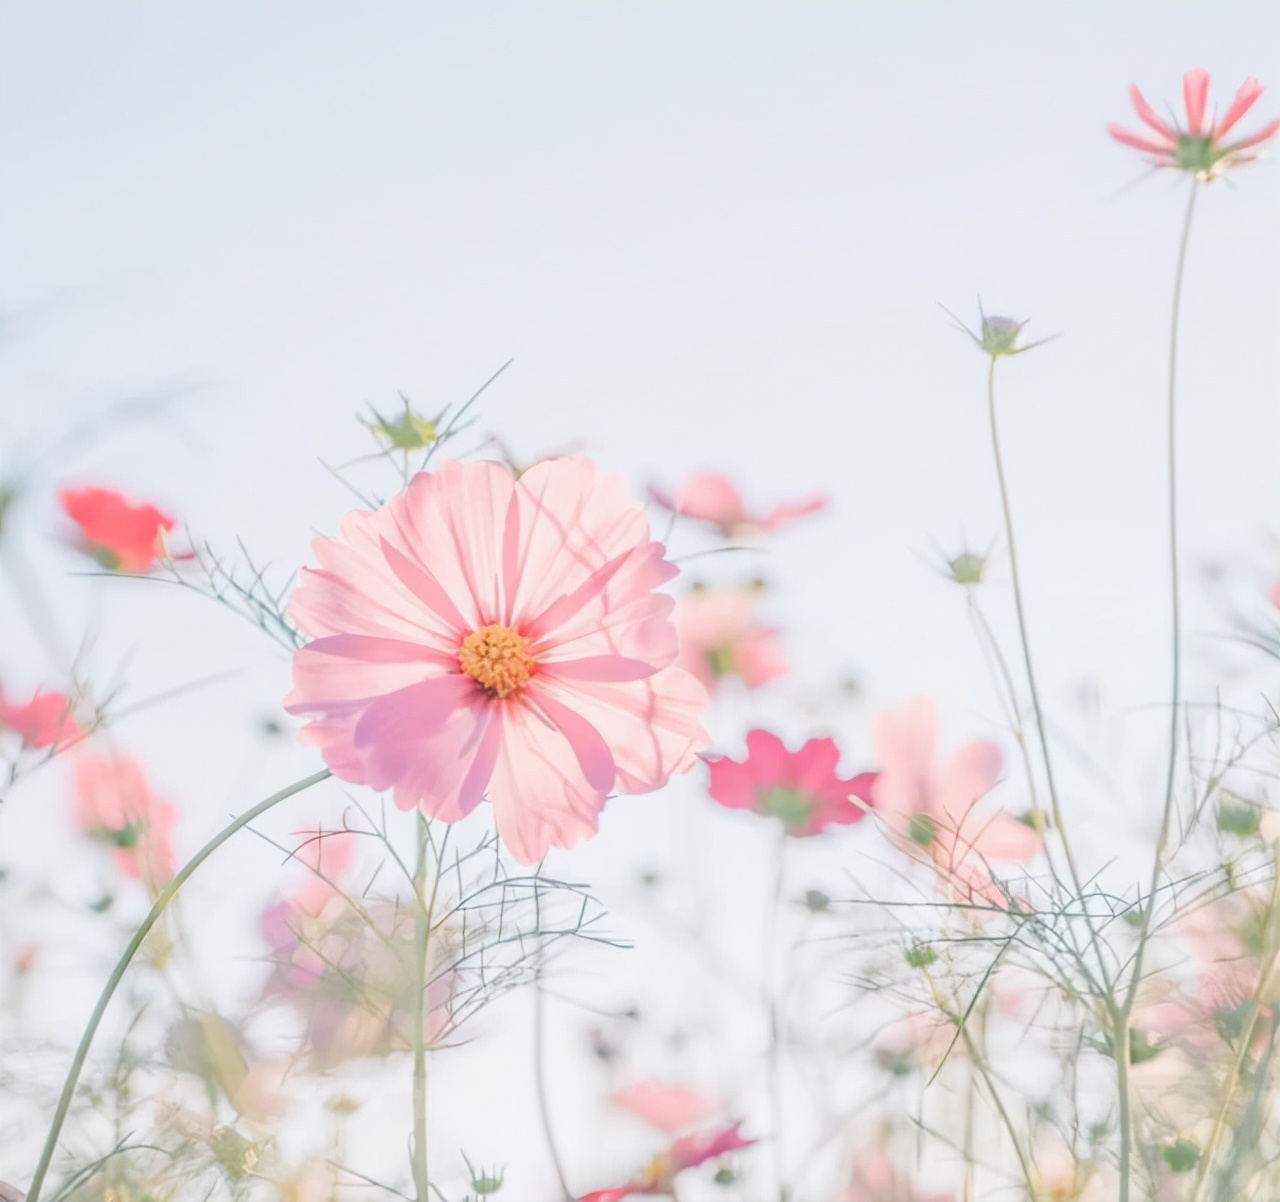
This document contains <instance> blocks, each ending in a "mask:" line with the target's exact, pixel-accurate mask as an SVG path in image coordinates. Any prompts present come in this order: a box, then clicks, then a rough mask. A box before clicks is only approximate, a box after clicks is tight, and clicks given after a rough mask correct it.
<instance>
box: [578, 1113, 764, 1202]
mask: <svg viewBox="0 0 1280 1202" xmlns="http://www.w3.org/2000/svg"><path fill="white" fill-rule="evenodd" d="M741 1126H742V1124H741V1123H734V1124H732V1125H731V1126H728V1127H720V1128H717V1129H715V1130H712V1131H707V1132H704V1133H702V1134H699V1135H686V1136H684V1137H683V1138H682V1139H678V1140H676V1141H675V1143H673V1144H672V1145H671V1146H670V1147H669V1148H668V1149H667V1150H666V1151H665V1152H660V1153H659V1154H658V1155H657V1156H655V1157H654V1158H653V1159H652V1160H651V1161H650V1162H649V1163H648V1164H647V1165H645V1167H644V1168H643V1169H641V1170H640V1172H639V1173H637V1174H636V1175H635V1176H634V1177H632V1178H631V1180H630V1181H628V1182H626V1183H624V1184H623V1185H614V1186H610V1187H609V1188H607V1189H598V1190H593V1191H592V1192H591V1193H589V1194H583V1195H582V1197H581V1198H580V1200H579V1202H622V1199H623V1198H629V1197H631V1195H633V1194H669V1193H671V1187H672V1185H673V1184H674V1182H675V1179H676V1176H677V1175H678V1174H679V1173H683V1172H684V1171H685V1169H692V1168H696V1167H697V1166H698V1165H700V1164H705V1163H706V1162H707V1161H708V1160H714V1159H715V1158H716V1157H717V1156H724V1155H725V1154H727V1153H729V1152H737V1151H738V1150H739V1149H741V1148H749V1147H751V1145H752V1144H754V1143H755V1142H756V1141H755V1140H753V1139H743V1138H742V1136H741V1135H739V1134H738V1129H739V1128H740V1127H741Z"/></svg>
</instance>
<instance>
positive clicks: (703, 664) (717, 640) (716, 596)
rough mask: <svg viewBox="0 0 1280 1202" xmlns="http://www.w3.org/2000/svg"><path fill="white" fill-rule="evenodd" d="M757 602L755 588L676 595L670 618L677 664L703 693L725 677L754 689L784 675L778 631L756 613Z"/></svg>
mask: <svg viewBox="0 0 1280 1202" xmlns="http://www.w3.org/2000/svg"><path fill="white" fill-rule="evenodd" d="M759 604H760V598H759V594H758V592H757V590H755V589H750V588H694V589H692V590H690V591H689V592H687V593H686V594H685V595H684V596H683V597H681V598H680V601H679V604H677V606H676V611H675V619H674V620H675V624H676V629H677V630H678V631H679V632H680V659H679V663H680V666H681V667H682V668H684V669H685V671H687V672H690V673H692V674H693V675H694V676H695V677H697V678H698V680H699V681H701V682H702V685H703V687H704V688H705V689H706V690H707V691H708V692H714V690H715V688H716V686H717V685H718V684H719V682H720V681H721V680H723V679H724V678H725V677H726V676H736V677H737V678H738V679H739V680H741V681H742V683H743V684H744V685H745V686H746V687H747V688H749V689H758V688H759V687H760V686H761V685H765V684H768V683H769V681H771V680H774V679H776V678H777V677H779V676H785V675H786V673H787V661H786V659H785V657H784V656H783V653H782V644H781V641H780V640H779V638H778V631H777V629H776V628H774V627H771V626H765V625H763V624H762V623H761V622H760V620H759V618H757V617H756V608H757V607H758V605H759Z"/></svg>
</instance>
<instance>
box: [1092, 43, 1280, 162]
mask: <svg viewBox="0 0 1280 1202" xmlns="http://www.w3.org/2000/svg"><path fill="white" fill-rule="evenodd" d="M1262 91H1263V89H1262V85H1261V84H1260V83H1259V82H1258V81H1257V80H1256V79H1246V80H1245V81H1244V83H1242V84H1241V85H1240V87H1239V89H1238V90H1237V91H1236V94H1235V98H1234V99H1233V100H1232V101H1231V104H1230V105H1229V106H1228V108H1227V111H1226V112H1225V113H1223V115H1222V117H1221V118H1220V119H1219V120H1218V121H1216V122H1214V123H1213V124H1212V125H1207V124H1206V123H1205V111H1206V108H1207V105H1208V99H1209V73H1208V72H1207V71H1204V70H1202V69H1200V68H1197V69H1196V70H1194V71H1188V72H1187V73H1186V75H1184V76H1183V77H1182V99H1183V104H1184V106H1185V108H1186V110H1187V128H1186V129H1183V128H1182V127H1181V126H1179V125H1177V124H1171V123H1170V122H1168V121H1165V120H1164V119H1163V118H1161V117H1159V116H1158V115H1157V114H1156V112H1155V110H1154V109H1152V107H1151V106H1150V105H1149V104H1148V103H1147V102H1146V100H1145V99H1144V97H1143V95H1142V93H1141V92H1139V91H1138V89H1137V86H1136V85H1132V84H1131V85H1130V87H1129V98H1130V100H1131V101H1132V102H1133V107H1134V111H1135V112H1136V113H1137V114H1138V117H1139V119H1140V120H1141V121H1142V122H1143V123H1144V124H1145V125H1146V126H1148V127H1149V128H1150V129H1151V131H1152V132H1151V133H1150V134H1134V133H1130V132H1129V131H1128V130H1126V129H1124V128H1123V127H1122V126H1119V125H1108V126H1107V132H1108V133H1109V134H1110V135H1111V136H1112V137H1113V138H1115V139H1116V140H1117V141H1118V142H1123V143H1124V144H1125V145H1126V146H1132V147H1133V148H1134V149H1136V150H1142V151H1145V152H1146V153H1147V154H1149V155H1150V156H1151V158H1150V160H1149V161H1150V162H1151V163H1153V164H1154V165H1155V166H1157V167H1172V168H1174V169H1175V170H1178V171H1186V172H1189V173H1190V174H1192V175H1194V176H1195V177H1196V178H1197V179H1200V180H1205V181H1208V180H1211V179H1213V178H1215V177H1216V176H1217V175H1218V174H1219V173H1221V172H1222V171H1224V170H1226V169H1227V168H1228V167H1235V166H1238V165H1240V164H1242V163H1247V162H1250V161H1251V160H1253V159H1255V158H1257V157H1258V154H1259V153H1260V152H1259V151H1257V150H1256V149H1255V148H1256V147H1259V146H1261V145H1262V144H1263V143H1264V142H1266V141H1267V140H1268V139H1270V138H1271V137H1273V136H1274V135H1275V133H1276V131H1277V130H1280V121H1270V122H1268V123H1267V124H1266V125H1264V126H1263V127H1262V128H1261V129H1260V130H1258V131H1257V132H1256V133H1252V134H1250V135H1249V136H1248V137H1247V138H1241V139H1239V140H1238V141H1235V142H1224V141H1223V140H1222V139H1223V138H1224V137H1225V136H1226V135H1227V134H1228V133H1229V132H1230V131H1231V130H1232V129H1233V128H1234V127H1235V125H1236V123H1237V122H1238V121H1239V120H1240V118H1241V117H1243V116H1244V115H1245V113H1247V112H1248V111H1249V110H1250V109H1251V108H1252V107H1253V105H1254V102H1255V101H1256V100H1257V99H1258V97H1259V96H1261V95H1262ZM1250 151H1251V152H1252V153H1246V152H1250Z"/></svg>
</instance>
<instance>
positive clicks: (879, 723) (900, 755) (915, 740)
mask: <svg viewBox="0 0 1280 1202" xmlns="http://www.w3.org/2000/svg"><path fill="white" fill-rule="evenodd" d="M872 739H873V743H874V745H875V754H876V763H877V765H878V766H879V775H878V776H877V778H876V782H875V786H874V789H873V791H872V796H873V797H874V799H875V804H876V807H877V808H878V809H879V810H880V811H881V813H882V814H883V815H884V816H885V817H886V818H888V817H893V818H896V819H904V818H910V817H911V815H913V814H918V813H924V812H927V811H928V810H930V809H932V808H933V807H932V796H931V794H932V787H931V778H932V773H933V756H934V750H935V747H936V746H937V739H938V711H937V709H936V708H935V706H934V704H933V702H932V701H930V700H929V699H928V698H927V697H917V698H915V699H913V700H912V701H911V702H910V704H908V706H907V708H906V709H905V710H903V711H902V713H900V714H895V713H883V714H878V715H877V716H876V720H875V727H874V731H873V735H872Z"/></svg>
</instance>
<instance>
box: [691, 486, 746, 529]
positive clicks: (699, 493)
mask: <svg viewBox="0 0 1280 1202" xmlns="http://www.w3.org/2000/svg"><path fill="white" fill-rule="evenodd" d="M675 509H676V512H677V513H680V514H683V515H684V516H685V517H690V518H700V519H702V520H703V521H707V522H712V523H714V524H715V525H717V526H719V527H721V528H722V529H726V530H731V529H732V528H733V527H734V526H736V525H738V524H739V523H740V522H741V521H742V520H743V519H744V518H745V516H746V514H745V512H744V510H743V504H742V494H741V493H740V492H739V491H738V490H737V489H736V488H735V487H734V486H733V484H732V482H731V481H730V480H728V479H727V478H726V477H724V476H722V475H720V474H719V473H717V472H696V473H695V474H694V475H692V476H690V477H689V479H688V480H687V481H686V482H685V486H684V487H683V488H682V489H681V490H680V491H679V492H678V493H677V494H676V504H675Z"/></svg>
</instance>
